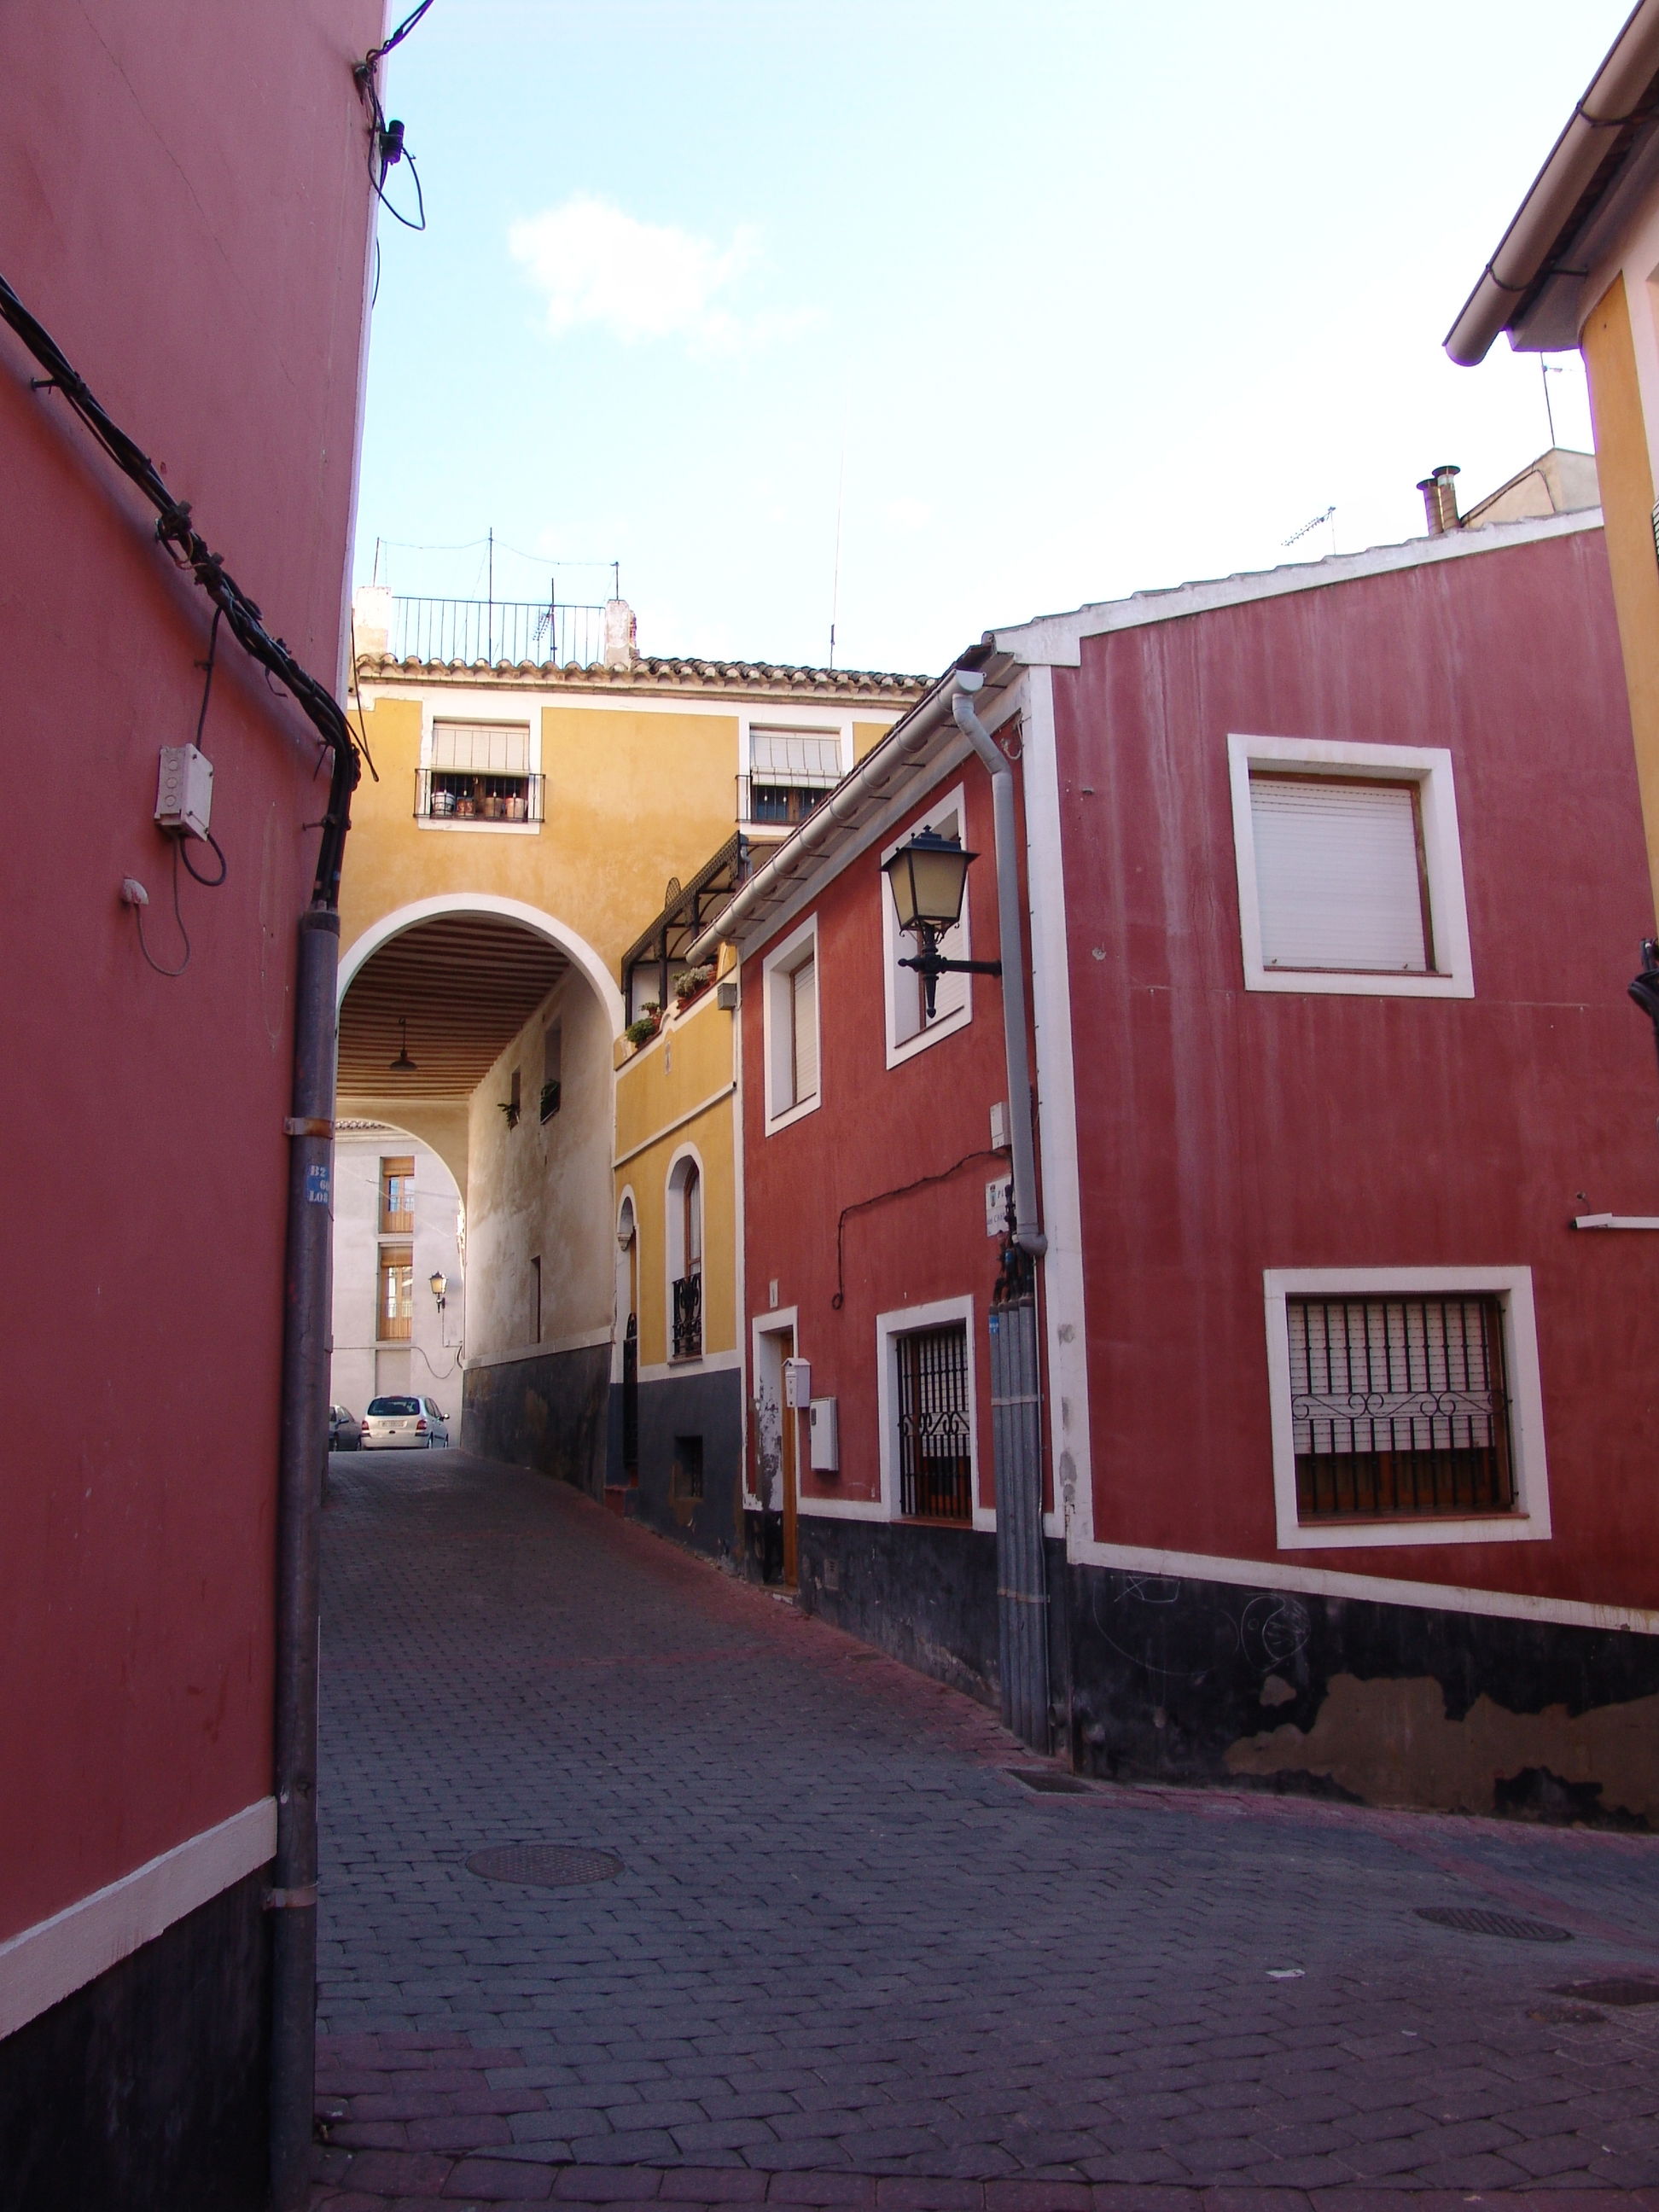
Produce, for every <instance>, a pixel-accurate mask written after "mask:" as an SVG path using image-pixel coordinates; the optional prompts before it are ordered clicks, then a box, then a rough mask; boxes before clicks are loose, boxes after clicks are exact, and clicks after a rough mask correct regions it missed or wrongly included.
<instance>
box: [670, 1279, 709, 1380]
mask: <svg viewBox="0 0 1659 2212" xmlns="http://www.w3.org/2000/svg"><path fill="white" fill-rule="evenodd" d="M673 1357H674V1358H676V1359H701V1358H702V1275H701V1274H696V1275H682V1276H681V1277H680V1278H679V1279H678V1281H677V1282H676V1283H675V1285H674V1350H673Z"/></svg>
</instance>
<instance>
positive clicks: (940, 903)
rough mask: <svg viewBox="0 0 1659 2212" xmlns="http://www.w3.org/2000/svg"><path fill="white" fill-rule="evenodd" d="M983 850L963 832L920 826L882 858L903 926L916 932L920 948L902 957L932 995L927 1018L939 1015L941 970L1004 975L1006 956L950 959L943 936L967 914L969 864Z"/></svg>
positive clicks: (911, 932) (897, 913) (965, 973)
mask: <svg viewBox="0 0 1659 2212" xmlns="http://www.w3.org/2000/svg"><path fill="white" fill-rule="evenodd" d="M978 858H979V854H977V853H969V852H967V851H964V849H963V843H962V840H961V839H960V838H959V837H941V836H939V832H938V831H937V830H936V829H918V830H917V832H916V834H915V836H914V837H912V838H911V839H910V840H909V841H908V843H906V844H903V845H901V846H900V847H899V848H898V850H897V852H896V853H895V854H893V856H892V858H891V859H890V860H884V862H883V863H882V873H883V874H884V876H885V877H886V878H887V881H888V884H889V887H890V890H891V891H892V894H893V911H894V913H895V914H896V915H897V916H898V926H899V927H900V928H901V929H902V930H905V931H907V932H908V933H909V934H910V935H912V936H914V937H915V940H916V943H917V945H918V946H919V947H920V950H919V951H916V952H915V953H914V954H912V955H910V956H909V957H904V958H901V960H900V962H899V966H900V967H901V968H914V969H915V971H916V973H917V975H920V976H921V980H922V985H923V987H924V989H925V992H926V994H927V1018H928V1020H929V1021H930V1022H931V1021H932V1020H933V1013H934V1006H933V998H934V994H935V992H936V991H937V990H938V988H939V977H940V976H941V975H1001V973H1002V963H1001V961H1000V960H947V959H946V958H945V956H944V954H943V953H942V952H941V951H939V939H941V938H942V937H944V936H945V934H946V933H948V932H949V931H951V930H952V929H954V928H955V927H956V926H957V923H958V922H959V921H961V919H962V900H963V892H964V891H965V890H966V889H967V885H968V869H969V863H970V862H972V861H974V860H977V859H978Z"/></svg>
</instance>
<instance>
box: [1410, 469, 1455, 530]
mask: <svg viewBox="0 0 1659 2212" xmlns="http://www.w3.org/2000/svg"><path fill="white" fill-rule="evenodd" d="M1456 474H1457V471H1456V469H1455V468H1454V467H1453V465H1452V464H1451V463H1450V462H1449V461H1443V462H1442V463H1441V464H1440V466H1439V467H1438V468H1437V469H1433V470H1431V471H1430V473H1429V474H1428V475H1427V476H1425V477H1424V479H1423V481H1422V483H1420V484H1419V486H1418V487H1417V489H1419V491H1420V492H1421V493H1422V495H1423V511H1424V513H1425V514H1426V515H1427V516H1428V518H1429V535H1430V537H1431V538H1443V537H1444V536H1445V535H1446V533H1447V532H1448V531H1449V530H1461V529H1462V527H1463V526H1462V522H1461V521H1460V520H1458V514H1457V487H1456V486H1455V484H1454V483H1453V482H1452V478H1453V477H1455V475H1456Z"/></svg>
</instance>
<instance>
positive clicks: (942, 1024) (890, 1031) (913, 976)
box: [878, 784, 974, 1067]
mask: <svg viewBox="0 0 1659 2212" xmlns="http://www.w3.org/2000/svg"><path fill="white" fill-rule="evenodd" d="M966 818H967V816H966V809H965V805H964V799H963V787H962V786H961V785H960V784H958V785H957V788H956V789H955V790H954V791H952V792H948V793H946V794H945V797H944V798H942V799H936V800H935V801H934V803H933V805H932V806H931V807H930V808H929V809H928V811H927V813H926V814H924V815H919V816H918V817H916V819H915V821H914V822H911V823H907V825H906V827H905V829H904V830H903V832H902V835H901V836H897V837H895V838H894V839H893V840H892V841H891V842H890V843H889V844H887V845H884V847H883V848H882V852H881V860H882V864H883V866H885V865H886V863H887V862H888V861H889V860H891V858H892V856H893V854H895V853H896V852H897V850H898V848H899V847H900V846H901V845H904V844H908V842H909V841H910V839H911V838H912V837H914V836H915V834H916V832H917V831H918V830H919V829H933V830H934V831H936V832H937V833H938V835H939V836H941V837H945V838H947V839H948V838H951V837H954V838H955V839H957V842H959V843H961V844H964V845H965V844H966V843H967V842H968V840H967V837H966V836H965V835H964V833H963V823H964V822H965V821H966ZM878 881H879V885H880V898H881V929H882V952H883V970H884V999H885V1000H886V1018H887V1065H888V1066H889V1067H896V1066H898V1064H899V1062H900V1061H901V1060H909V1059H911V1058H913V1057H914V1055H915V1054H917V1053H918V1052H922V1051H925V1050H926V1049H927V1047H928V1046H929V1045H930V1044H934V1043H936V1042H938V1040H939V1038H940V1037H942V1036H950V1035H951V1033H952V1032H953V1031H955V1030H959V1029H963V1028H964V1027H965V1026H966V1025H967V1024H968V1023H969V1022H970V1021H971V1020H972V1019H973V1018H974V999H973V980H974V979H973V977H972V976H971V975H941V976H940V977H939V987H938V989H937V990H936V992H935V994H934V999H933V1008H934V1011H933V1020H932V1021H931V1022H930V1021H929V1020H928V1019H927V995H926V993H925V991H924V989H923V986H922V981H921V976H920V975H917V973H916V971H915V969H914V968H906V967H904V966H902V964H901V963H902V962H903V961H904V960H906V959H908V958H909V957H912V956H913V955H914V954H915V952H916V951H917V950H918V947H917V945H916V941H915V938H914V937H912V936H911V935H910V934H909V933H908V932H907V931H905V930H902V929H901V928H900V927H899V926H898V916H897V915H896V914H895V912H894V911H893V894H892V891H891V890H890V888H889V886H888V883H887V879H886V878H885V877H882V878H879V879H878ZM939 951H940V952H942V953H943V954H944V956H945V958H946V959H947V960H971V959H972V958H973V957H974V956H973V951H972V947H971V945H970V942H969V923H968V896H967V894H966V893H965V892H964V894H963V902H962V919H961V921H959V922H958V923H957V926H956V927H955V928H954V929H951V930H947V931H946V933H945V935H944V936H943V937H942V938H940V939H939Z"/></svg>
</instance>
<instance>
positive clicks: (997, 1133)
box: [991, 1098, 1008, 1152]
mask: <svg viewBox="0 0 1659 2212" xmlns="http://www.w3.org/2000/svg"><path fill="white" fill-rule="evenodd" d="M1007 1149H1008V1109H1007V1107H1006V1105H1005V1104H1004V1103H1003V1101H1002V1100H1001V1099H1000V1098H999V1099H998V1101H997V1103H996V1104H995V1105H994V1106H993V1107H992V1109H991V1150H992V1151H993V1152H1006V1151H1007Z"/></svg>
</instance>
